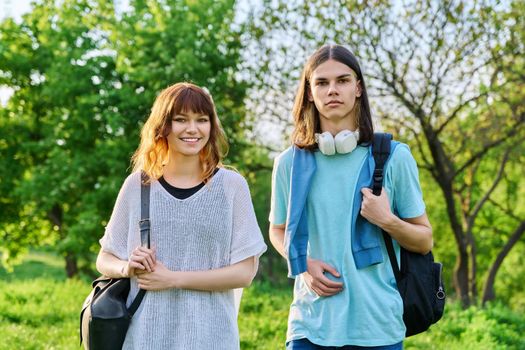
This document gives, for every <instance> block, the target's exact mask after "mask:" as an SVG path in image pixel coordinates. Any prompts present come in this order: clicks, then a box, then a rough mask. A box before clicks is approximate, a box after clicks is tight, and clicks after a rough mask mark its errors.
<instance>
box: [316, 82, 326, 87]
mask: <svg viewBox="0 0 525 350" xmlns="http://www.w3.org/2000/svg"><path fill="white" fill-rule="evenodd" d="M326 84H327V83H326V81H318V82H317V85H318V86H324V85H326Z"/></svg>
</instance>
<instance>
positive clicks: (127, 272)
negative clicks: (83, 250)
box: [96, 247, 156, 278]
mask: <svg viewBox="0 0 525 350" xmlns="http://www.w3.org/2000/svg"><path fill="white" fill-rule="evenodd" d="M155 264H156V259H155V251H154V250H152V249H148V248H144V247H137V248H135V250H134V251H133V252H132V253H131V256H130V259H129V261H128V260H121V259H119V258H117V257H116V256H115V255H113V254H111V253H108V252H105V251H103V250H102V249H101V250H100V252H99V253H98V256H97V265H96V266H97V270H98V271H99V272H100V273H101V274H103V275H105V276H108V277H112V278H122V277H132V276H135V275H136V274H139V273H143V272H151V271H154V270H155Z"/></svg>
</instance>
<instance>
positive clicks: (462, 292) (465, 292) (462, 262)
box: [454, 249, 470, 308]
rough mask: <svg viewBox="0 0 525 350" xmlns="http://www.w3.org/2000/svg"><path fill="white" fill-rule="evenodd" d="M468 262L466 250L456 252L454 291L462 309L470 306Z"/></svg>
mask: <svg viewBox="0 0 525 350" xmlns="http://www.w3.org/2000/svg"><path fill="white" fill-rule="evenodd" d="M468 262H469V256H468V253H467V251H466V249H461V250H460V251H459V252H458V256H457V259H456V266H455V267H454V289H455V291H456V295H457V296H458V297H459V299H460V300H461V305H462V306H463V308H467V307H469V306H470V295H469V263H468Z"/></svg>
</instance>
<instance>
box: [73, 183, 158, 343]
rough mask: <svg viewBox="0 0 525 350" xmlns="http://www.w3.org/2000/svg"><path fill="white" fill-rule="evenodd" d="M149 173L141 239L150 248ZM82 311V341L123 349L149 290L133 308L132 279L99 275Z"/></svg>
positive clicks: (143, 191) (143, 185)
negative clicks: (130, 297) (130, 291)
mask: <svg viewBox="0 0 525 350" xmlns="http://www.w3.org/2000/svg"><path fill="white" fill-rule="evenodd" d="M146 180H147V176H146V175H145V174H144V173H143V175H142V181H141V186H140V187H141V192H140V197H141V210H140V212H141V213H140V216H141V220H140V222H139V229H140V240H141V244H142V246H143V247H147V248H149V247H150V221H149V193H150V186H149V184H146V183H145V181H146ZM92 285H93V290H92V291H91V293H90V294H89V295H88V297H87V298H86V300H85V301H84V304H83V305H82V311H81V313H80V344H82V340H84V341H85V342H84V347H85V348H86V349H89V350H116V349H122V345H123V344H124V340H125V339H126V332H127V330H128V327H129V324H130V322H131V318H132V317H133V315H134V314H135V312H136V311H137V309H138V307H139V305H140V303H141V302H142V299H143V298H144V294H145V293H146V291H145V290H143V289H141V290H139V292H138V294H137V296H136V297H135V299H134V300H133V303H132V304H131V305H130V307H129V309H128V308H127V307H126V300H127V298H128V294H129V290H130V280H129V278H110V277H105V276H102V277H99V278H97V279H96V280H94V281H93V284H92Z"/></svg>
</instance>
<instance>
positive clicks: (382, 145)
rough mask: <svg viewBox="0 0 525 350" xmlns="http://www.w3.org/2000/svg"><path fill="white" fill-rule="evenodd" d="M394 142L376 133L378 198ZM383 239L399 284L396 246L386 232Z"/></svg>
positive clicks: (374, 152) (375, 189)
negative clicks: (391, 144) (391, 145)
mask: <svg viewBox="0 0 525 350" xmlns="http://www.w3.org/2000/svg"><path fill="white" fill-rule="evenodd" d="M391 141H392V135H391V134H387V133H380V132H376V133H374V141H373V143H372V155H373V156H374V161H375V168H374V175H373V176H372V180H373V182H372V193H373V194H374V195H376V196H379V195H380V194H381V189H382V187H383V178H384V170H385V169H384V168H385V164H386V161H387V160H388V157H389V156H390V143H391ZM381 232H382V233H383V239H384V240H385V245H386V250H387V251H388V258H389V260H390V264H391V265H392V270H393V271H394V276H395V278H396V282H398V283H399V280H400V279H401V272H400V269H399V265H398V263H397V258H396V254H395V252H394V245H393V244H392V238H391V237H390V235H389V234H388V233H386V232H385V231H384V230H381Z"/></svg>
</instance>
